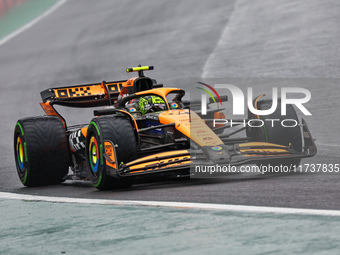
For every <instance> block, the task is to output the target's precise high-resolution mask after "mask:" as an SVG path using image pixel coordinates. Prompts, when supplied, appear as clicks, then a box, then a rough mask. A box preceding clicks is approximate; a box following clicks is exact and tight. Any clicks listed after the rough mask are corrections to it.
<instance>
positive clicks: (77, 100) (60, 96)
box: [40, 80, 127, 108]
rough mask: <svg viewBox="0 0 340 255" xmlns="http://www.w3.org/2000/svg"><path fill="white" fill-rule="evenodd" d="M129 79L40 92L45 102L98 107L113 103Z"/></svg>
mask: <svg viewBox="0 0 340 255" xmlns="http://www.w3.org/2000/svg"><path fill="white" fill-rule="evenodd" d="M126 83H127V80H124V81H112V82H105V81H103V82H102V83H92V84H84V85H74V86H68V87H58V88H50V89H46V90H43V91H42V92H40V95H41V98H42V100H43V102H44V103H46V102H50V104H57V105H63V106H69V107H80V108H83V107H97V106H105V105H111V104H113V103H114V102H115V101H116V100H117V98H118V96H119V94H120V92H121V90H122V88H123V87H124V86H125V85H126Z"/></svg>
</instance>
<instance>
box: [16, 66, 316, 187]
mask: <svg viewBox="0 0 340 255" xmlns="http://www.w3.org/2000/svg"><path fill="white" fill-rule="evenodd" d="M152 69H153V67H152V66H138V67H134V68H128V69H127V72H138V77H134V78H131V79H128V80H122V81H114V82H105V81H103V82H101V83H95V84H86V85H77V86H70V87H59V88H50V89H46V90H44V91H42V92H41V97H42V100H43V102H42V103H40V105H41V106H42V108H43V110H44V111H45V113H46V115H45V116H39V117H28V118H23V119H20V120H18V122H17V124H16V126H15V130H14V155H15V162H16V167H17V172H18V175H19V178H20V180H21V182H22V183H23V184H24V185H25V186H29V187H31V186H42V185H52V184H58V183H61V182H63V181H65V180H67V179H73V180H74V179H79V180H80V179H90V180H91V181H92V183H93V185H94V186H95V187H96V188H98V189H100V190H105V189H115V188H126V187H129V186H131V185H132V183H133V182H134V179H135V178H137V177H138V176H145V175H155V174H164V173H170V172H171V173H175V174H176V175H177V174H179V175H181V174H182V175H185V174H190V171H189V169H190V167H192V166H195V165H197V164H206V163H212V164H215V163H218V164H221V165H223V164H224V165H232V166H238V165H243V164H258V165H259V166H260V165H262V164H268V163H271V164H285V165H287V164H290V165H298V164H299V163H300V160H301V158H304V157H312V156H314V155H315V154H316V151H317V150H316V146H315V143H314V140H313V138H312V136H311V134H310V131H309V130H308V127H307V125H306V123H305V121H304V120H302V123H301V124H300V125H298V126H296V127H294V128H282V127H272V126H270V125H265V126H261V127H242V128H240V129H238V130H236V131H233V132H231V133H229V134H225V132H224V131H225V130H226V129H227V128H229V127H230V126H228V125H221V124H218V125H214V126H213V125H212V124H213V123H212V122H213V119H222V118H225V116H224V113H223V111H222V110H223V109H222V110H221V109H210V108H209V109H208V110H207V115H206V117H207V119H206V120H204V119H202V118H201V117H202V113H201V112H200V110H199V107H197V105H198V103H197V102H198V100H183V96H184V94H185V92H184V90H182V89H180V88H163V85H162V84H158V83H157V82H156V80H154V79H151V78H149V77H146V76H144V71H145V70H152ZM222 101H227V97H226V96H224V97H222ZM255 101H256V103H255V107H256V108H257V109H268V108H269V107H270V105H271V104H270V101H268V100H263V99H262V100H261V98H260V97H258V98H256V99H255ZM54 105H62V106H68V107H84V108H86V107H104V108H102V109H97V110H94V115H95V117H94V118H93V119H92V120H91V121H90V122H89V124H86V125H77V126H67V123H66V121H65V119H64V118H63V117H62V116H61V115H60V114H59V113H58V112H57V111H56V109H55V108H54ZM278 110H279V109H278ZM273 116H274V117H275V118H276V119H277V118H280V116H279V114H278V113H276V112H274V113H273V114H272V115H269V116H252V114H251V113H249V116H248V117H249V118H251V119H260V118H261V119H264V118H272V117H273ZM286 117H287V118H288V119H293V120H297V121H298V118H297V115H296V113H295V110H294V108H293V106H291V105H290V106H289V105H288V108H287V115H286ZM253 126H254V125H253ZM242 130H246V134H247V136H246V137H242V138H230V137H231V136H232V135H234V134H236V133H239V132H240V131H242ZM221 131H222V132H221Z"/></svg>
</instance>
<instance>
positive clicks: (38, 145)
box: [14, 116, 70, 187]
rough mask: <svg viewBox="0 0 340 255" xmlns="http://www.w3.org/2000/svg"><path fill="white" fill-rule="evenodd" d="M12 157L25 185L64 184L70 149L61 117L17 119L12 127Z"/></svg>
mask: <svg viewBox="0 0 340 255" xmlns="http://www.w3.org/2000/svg"><path fill="white" fill-rule="evenodd" d="M14 157H15V163H16V168H17V171H18V175H19V178H20V181H21V182H22V183H23V184H24V185H25V186H27V187H35V186H45V185H53V184H59V183H61V182H63V181H64V179H63V178H64V177H65V176H66V175H67V173H68V169H69V158H70V149H69V144H68V140H67V136H66V131H65V127H64V124H63V122H62V121H61V120H60V118H59V117H56V116H39V117H28V118H24V119H20V120H18V122H17V124H16V125H15V128H14Z"/></svg>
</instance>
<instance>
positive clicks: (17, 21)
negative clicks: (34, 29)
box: [0, 0, 58, 40]
mask: <svg viewBox="0 0 340 255" xmlns="http://www.w3.org/2000/svg"><path fill="white" fill-rule="evenodd" d="M57 2H58V0H29V1H27V2H24V3H23V4H21V5H18V6H15V7H13V8H12V9H11V10H9V11H8V12H7V13H6V14H5V15H4V16H3V17H2V18H0V40H1V39H3V38H4V37H6V36H7V35H9V34H11V33H13V32H14V31H15V30H17V29H19V28H21V27H23V26H24V25H26V24H27V23H29V22H31V21H32V20H34V19H35V18H37V17H38V16H40V15H41V14H43V13H44V12H45V11H47V10H48V9H49V8H51V7H52V6H53V5H54V4H56V3H57Z"/></svg>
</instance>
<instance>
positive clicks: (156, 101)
mask: <svg viewBox="0 0 340 255" xmlns="http://www.w3.org/2000/svg"><path fill="white" fill-rule="evenodd" d="M138 108H139V111H140V112H141V113H142V114H143V115H144V114H145V113H148V112H155V111H164V110H166V107H165V102H164V100H163V99H162V98H161V97H159V96H145V97H141V98H140V99H139V103H138Z"/></svg>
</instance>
